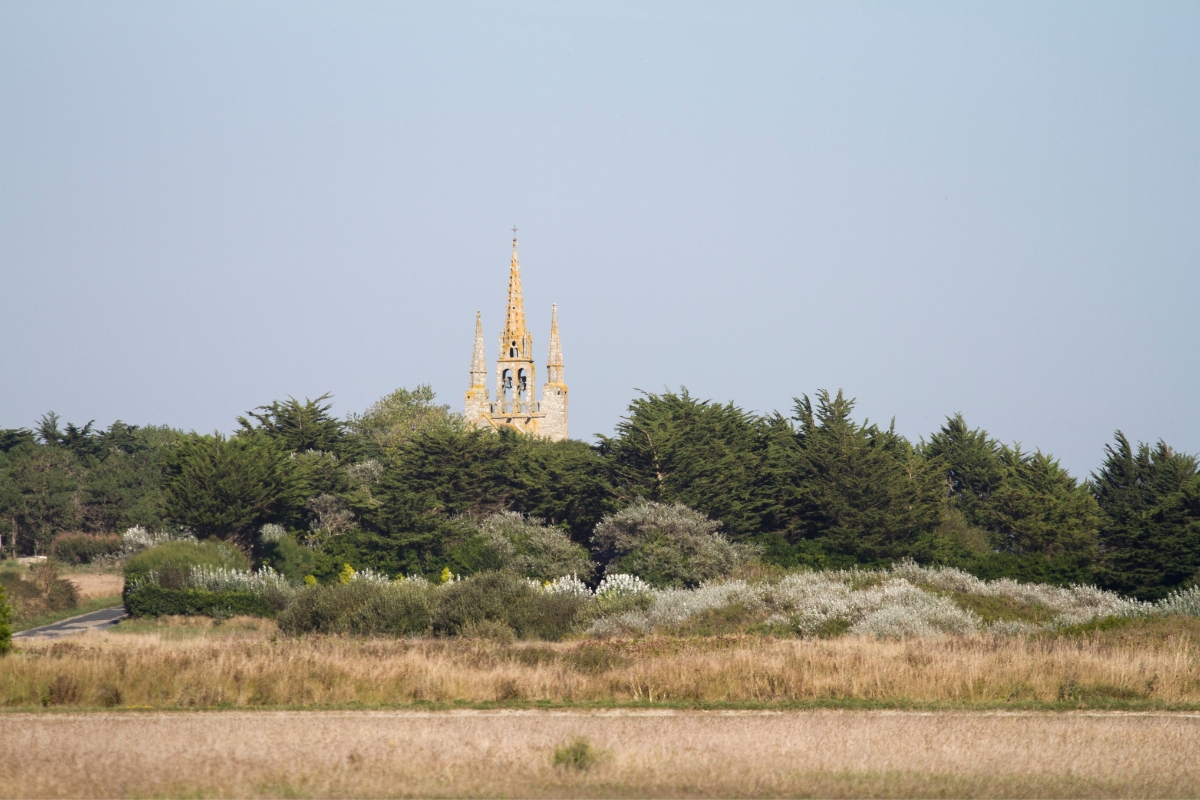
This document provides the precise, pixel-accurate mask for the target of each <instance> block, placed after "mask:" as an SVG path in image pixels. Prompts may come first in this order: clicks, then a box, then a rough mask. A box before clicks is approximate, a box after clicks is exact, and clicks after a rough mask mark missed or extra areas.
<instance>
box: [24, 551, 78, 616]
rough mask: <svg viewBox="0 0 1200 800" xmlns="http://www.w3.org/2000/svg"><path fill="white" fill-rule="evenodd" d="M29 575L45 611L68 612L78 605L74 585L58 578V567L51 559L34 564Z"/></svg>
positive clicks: (76, 591) (76, 590)
mask: <svg viewBox="0 0 1200 800" xmlns="http://www.w3.org/2000/svg"><path fill="white" fill-rule="evenodd" d="M29 575H30V577H31V578H32V579H33V580H32V583H33V585H34V586H36V587H37V590H38V593H39V594H40V595H41V597H42V598H43V599H44V600H45V603H46V610H47V611H70V610H71V609H72V608H75V606H77V605H79V590H78V589H76V588H75V584H73V583H71V582H70V581H67V580H63V579H62V578H60V577H58V565H57V564H55V563H54V561H53V560H52V559H46V560H45V561H43V562H41V563H40V564H35V565H34V566H33V567H31V568H30V570H29Z"/></svg>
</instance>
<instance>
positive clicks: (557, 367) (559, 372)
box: [546, 304, 563, 383]
mask: <svg viewBox="0 0 1200 800" xmlns="http://www.w3.org/2000/svg"><path fill="white" fill-rule="evenodd" d="M546 380H547V382H549V383H562V382H563V360H562V344H561V343H560V342H559V341H558V305H557V304H555V305H551V306H550V355H549V357H548V358H547V359H546Z"/></svg>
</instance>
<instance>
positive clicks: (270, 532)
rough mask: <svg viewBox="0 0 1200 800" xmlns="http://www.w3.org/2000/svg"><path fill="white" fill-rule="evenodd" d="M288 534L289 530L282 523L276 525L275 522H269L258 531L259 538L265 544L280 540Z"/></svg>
mask: <svg viewBox="0 0 1200 800" xmlns="http://www.w3.org/2000/svg"><path fill="white" fill-rule="evenodd" d="M285 536H287V530H286V529H285V528H284V527H283V526H282V525H276V524H275V523H273V522H268V523H267V524H266V525H263V526H262V527H261V528H260V529H259V531H258V538H259V539H260V540H261V541H262V542H263V543H264V544H270V543H271V542H278V541H279V540H280V539H282V538H283V537H285Z"/></svg>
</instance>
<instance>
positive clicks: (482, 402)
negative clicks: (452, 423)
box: [463, 311, 491, 422]
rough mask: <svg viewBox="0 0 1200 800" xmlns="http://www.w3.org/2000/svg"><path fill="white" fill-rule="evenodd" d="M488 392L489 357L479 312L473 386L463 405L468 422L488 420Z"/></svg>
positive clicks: (472, 363) (476, 321)
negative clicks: (484, 347) (484, 344)
mask: <svg viewBox="0 0 1200 800" xmlns="http://www.w3.org/2000/svg"><path fill="white" fill-rule="evenodd" d="M490 406H491V404H490V403H489V402H488V390H487V355H486V354H485V353H484V350H483V320H482V319H481V318H480V314H479V312H478V311H476V312H475V350H474V352H472V353H471V386H470V388H469V389H467V398H466V402H465V403H464V404H463V416H465V417H466V418H467V421H468V422H476V421H477V420H479V419H480V418H484V419H486V416H485V415H486V414H487V413H488V411H489V410H490Z"/></svg>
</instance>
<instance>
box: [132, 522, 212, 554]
mask: <svg viewBox="0 0 1200 800" xmlns="http://www.w3.org/2000/svg"><path fill="white" fill-rule="evenodd" d="M195 541H196V537H195V536H193V535H192V533H191V531H189V530H188V529H187V528H181V529H176V530H166V531H158V532H156V533H152V532H150V531H148V530H146V529H145V528H143V527H142V526H141V525H134V526H133V527H132V528H129V529H127V530H126V531H125V533H123V534H121V544H122V547H123V549H124V551H125V553H139V552H141V551H142V550H147V549H149V548H151V547H158V546H159V545H160V544H166V543H167V542H195Z"/></svg>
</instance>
